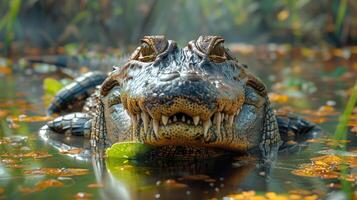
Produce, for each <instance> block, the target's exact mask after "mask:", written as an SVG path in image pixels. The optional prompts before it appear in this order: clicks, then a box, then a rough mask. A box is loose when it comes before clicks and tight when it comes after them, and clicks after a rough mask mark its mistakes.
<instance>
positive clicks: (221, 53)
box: [208, 42, 227, 63]
mask: <svg viewBox="0 0 357 200" xmlns="http://www.w3.org/2000/svg"><path fill="white" fill-rule="evenodd" d="M208 57H209V58H210V60H211V61H212V62H215V63H221V62H224V61H226V60H227V57H226V49H225V48H224V46H223V42H219V43H218V44H216V45H215V46H214V47H213V48H212V49H211V51H210V52H209V54H208Z"/></svg>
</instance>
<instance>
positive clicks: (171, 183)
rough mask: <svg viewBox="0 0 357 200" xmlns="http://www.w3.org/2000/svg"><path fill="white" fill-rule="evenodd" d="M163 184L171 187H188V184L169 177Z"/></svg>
mask: <svg viewBox="0 0 357 200" xmlns="http://www.w3.org/2000/svg"><path fill="white" fill-rule="evenodd" d="M163 186H165V187H171V188H186V187H188V186H187V185H186V184H183V183H179V182H177V181H176V180H174V179H167V180H166V181H164V183H163Z"/></svg>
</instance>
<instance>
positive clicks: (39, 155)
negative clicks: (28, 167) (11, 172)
mask: <svg viewBox="0 0 357 200" xmlns="http://www.w3.org/2000/svg"><path fill="white" fill-rule="evenodd" d="M51 156H52V155H51V154H48V153H47V152H40V151H34V152H29V153H17V154H12V153H4V154H1V155H0V157H5V158H6V157H11V158H34V159H39V158H48V157H51Z"/></svg>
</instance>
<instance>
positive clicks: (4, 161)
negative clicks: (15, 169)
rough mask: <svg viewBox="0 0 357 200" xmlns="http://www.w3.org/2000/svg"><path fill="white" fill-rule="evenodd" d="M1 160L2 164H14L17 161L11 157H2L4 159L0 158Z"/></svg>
mask: <svg viewBox="0 0 357 200" xmlns="http://www.w3.org/2000/svg"><path fill="white" fill-rule="evenodd" d="M1 162H2V163H4V164H14V163H17V162H18V161H17V160H14V159H11V158H4V159H1Z"/></svg>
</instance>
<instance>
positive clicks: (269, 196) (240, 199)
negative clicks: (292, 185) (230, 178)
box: [223, 190, 319, 200]
mask: <svg viewBox="0 0 357 200" xmlns="http://www.w3.org/2000/svg"><path fill="white" fill-rule="evenodd" d="M318 198H319V196H318V195H317V194H312V193H309V194H308V195H306V194H295V193H291V192H289V194H277V193H275V192H267V193H265V194H258V193H257V192H255V191H253V190H250V191H244V192H241V193H238V194H230V195H227V196H225V197H223V199H224V200H253V199H257V200H258V199H259V200H276V199H279V200H289V199H294V200H316V199H318Z"/></svg>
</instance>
